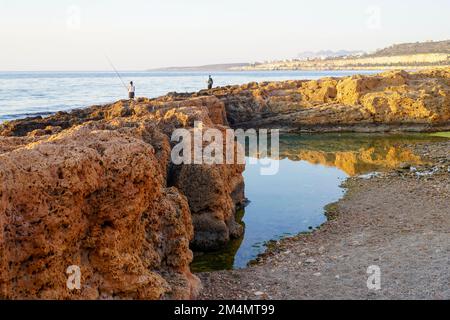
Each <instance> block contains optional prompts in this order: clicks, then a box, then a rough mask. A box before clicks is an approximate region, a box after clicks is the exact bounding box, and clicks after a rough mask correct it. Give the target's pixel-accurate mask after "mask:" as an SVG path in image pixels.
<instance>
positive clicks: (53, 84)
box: [0, 71, 375, 122]
mask: <svg viewBox="0 0 450 320" xmlns="http://www.w3.org/2000/svg"><path fill="white" fill-rule="evenodd" d="M355 73H366V74H367V73H375V72H372V71H369V72H368V71H315V72H312V71H311V72H304V71H294V72H281V71H280V72H277V71H273V72H215V73H211V74H212V76H213V78H214V80H215V85H216V86H224V85H233V84H244V83H248V82H252V81H256V82H260V81H276V80H292V79H318V78H321V77H325V76H347V75H351V74H355ZM208 74H209V73H208V72H188V73H187V72H122V73H121V76H122V78H123V80H124V81H125V83H128V82H129V81H134V82H135V84H136V90H137V92H136V94H137V96H145V97H150V98H154V97H158V96H161V95H165V94H166V93H168V92H173V91H176V92H194V91H198V90H200V89H203V88H205V86H206V81H207V77H208ZM126 96H127V91H126V90H125V88H124V87H123V84H122V82H121V81H120V79H119V78H118V77H117V75H116V74H115V73H114V72H0V122H1V121H5V120H11V119H17V118H23V117H27V116H33V115H46V114H50V113H53V112H56V111H60V110H71V109H76V108H81V107H87V106H91V105H94V104H103V103H109V102H114V101H117V100H119V99H123V98H126Z"/></svg>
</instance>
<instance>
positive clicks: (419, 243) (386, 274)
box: [199, 142, 450, 299]
mask: <svg viewBox="0 0 450 320" xmlns="http://www.w3.org/2000/svg"><path fill="white" fill-rule="evenodd" d="M416 149H417V151H418V152H419V153H420V154H422V155H424V156H426V157H427V158H428V159H430V160H431V161H432V165H429V166H424V167H420V168H418V170H419V173H417V172H414V170H397V171H395V172H390V173H385V174H381V175H380V176H377V177H373V178H370V179H361V178H352V179H349V180H348V181H347V182H346V187H347V188H348V190H349V191H348V193H347V195H346V196H345V198H344V199H343V200H341V201H339V202H338V203H337V204H335V205H332V206H330V207H331V208H330V221H329V222H327V223H326V224H325V225H323V226H322V227H321V228H320V229H318V230H316V231H315V232H314V233H312V234H309V235H299V236H297V237H295V238H291V239H287V240H283V241H281V242H277V243H276V244H275V245H274V246H273V248H271V250H269V251H268V252H267V253H266V254H265V255H264V256H262V257H261V258H260V259H259V262H258V263H257V265H254V266H252V267H249V268H247V269H244V270H234V271H223V272H213V273H203V274H199V277H200V278H201V279H202V282H203V285H204V290H203V292H202V295H201V297H200V299H450V172H449V171H450V154H449V153H450V152H449V150H450V142H443V143H439V144H433V145H419V146H417V147H416ZM433 169H434V171H435V172H434V173H433V174H428V173H429V171H431V170H433ZM369 266H378V267H379V268H380V271H381V289H380V290H369V289H368V287H367V280H368V277H369V274H367V269H368V267H369Z"/></svg>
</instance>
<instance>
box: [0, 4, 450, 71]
mask: <svg viewBox="0 0 450 320" xmlns="http://www.w3.org/2000/svg"><path fill="white" fill-rule="evenodd" d="M449 13H450V1H449V0H431V1H423V0H395V1H392V0H391V1H388V0H340V1H337V0H316V1H311V0H307V1H303V0H276V1H274V0H272V1H267V0H226V1H217V0H160V1H156V0H126V1H125V0H121V1H119V0H71V1H69V0H39V1H36V0H0V70H3V71H61V70H64V71H69V70H71V71H72V70H73V71H89V70H109V69H110V66H109V63H108V60H107V59H106V58H105V55H106V56H109V58H110V59H111V60H112V61H113V63H114V65H115V66H116V67H117V69H119V70H145V69H149V68H157V67H167V66H195V65H205V64H215V63H235V62H255V61H265V60H272V59H288V58H295V57H296V56H297V55H298V53H299V52H303V51H319V50H340V49H346V50H364V51H374V50H376V49H378V48H383V47H386V46H389V45H391V44H393V43H402V42H416V41H427V40H446V39H450V19H449Z"/></svg>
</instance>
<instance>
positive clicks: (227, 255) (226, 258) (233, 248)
mask: <svg viewBox="0 0 450 320" xmlns="http://www.w3.org/2000/svg"><path fill="white" fill-rule="evenodd" d="M244 214H245V211H244V210H240V211H238V212H237V213H236V220H237V222H238V223H240V224H241V225H242V227H243V229H244V230H245V223H244V222H243V221H242V219H243V217H244ZM243 241H244V236H241V237H240V238H237V239H232V240H230V241H229V243H228V244H227V245H226V246H225V247H224V248H223V249H222V250H220V251H215V252H207V253H198V252H196V253H195V257H194V261H193V263H192V264H191V271H192V272H205V271H219V270H231V269H233V267H234V260H235V257H236V254H237V252H238V251H239V248H240V247H241V244H242V242H243Z"/></svg>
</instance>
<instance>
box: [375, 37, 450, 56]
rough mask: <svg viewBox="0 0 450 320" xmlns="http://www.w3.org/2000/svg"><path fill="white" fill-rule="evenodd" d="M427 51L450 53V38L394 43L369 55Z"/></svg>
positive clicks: (395, 54)
mask: <svg viewBox="0 0 450 320" xmlns="http://www.w3.org/2000/svg"><path fill="white" fill-rule="evenodd" d="M426 53H448V54H450V40H445V41H427V42H415V43H402V44H394V45H392V46H390V47H387V48H385V49H381V50H378V51H377V52H375V53H374V54H371V55H369V56H372V57H386V56H388V57H389V56H401V55H412V54H426Z"/></svg>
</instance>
